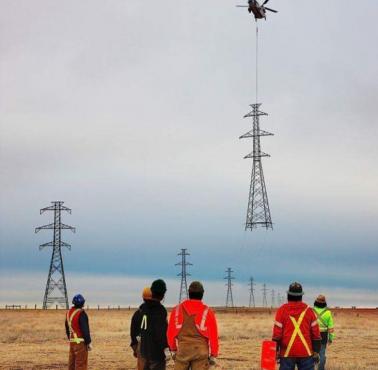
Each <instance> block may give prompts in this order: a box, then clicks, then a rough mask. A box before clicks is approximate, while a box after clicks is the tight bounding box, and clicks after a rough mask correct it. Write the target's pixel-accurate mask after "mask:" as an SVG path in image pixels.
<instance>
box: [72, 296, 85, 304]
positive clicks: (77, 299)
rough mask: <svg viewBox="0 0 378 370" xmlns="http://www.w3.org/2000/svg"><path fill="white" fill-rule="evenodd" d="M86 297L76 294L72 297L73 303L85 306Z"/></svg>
mask: <svg viewBox="0 0 378 370" xmlns="http://www.w3.org/2000/svg"><path fill="white" fill-rule="evenodd" d="M84 303H85V299H84V297H83V296H82V295H81V294H76V295H75V296H74V297H73V299H72V304H73V305H75V306H79V307H81V306H84Z"/></svg>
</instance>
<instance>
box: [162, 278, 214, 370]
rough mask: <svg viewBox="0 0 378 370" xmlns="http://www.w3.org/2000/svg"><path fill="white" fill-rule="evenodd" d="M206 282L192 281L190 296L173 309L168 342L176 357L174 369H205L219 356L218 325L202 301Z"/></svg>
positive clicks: (211, 312) (212, 313)
mask: <svg viewBox="0 0 378 370" xmlns="http://www.w3.org/2000/svg"><path fill="white" fill-rule="evenodd" d="M203 294H204V288H203V285H202V284H201V283H200V282H199V281H193V282H192V283H191V284H190V286H189V299H187V300H185V301H184V302H182V303H181V304H179V305H177V306H176V307H175V308H174V309H173V310H172V312H171V316H170V318H169V324H168V332H167V337H168V344H169V348H170V350H171V351H172V353H173V357H174V359H175V370H188V369H192V370H205V369H208V368H209V366H210V365H215V357H217V356H218V329H217V321H216V318H215V314H214V312H213V311H212V310H211V309H210V308H209V307H208V306H206V305H205V304H203V303H202V298H203Z"/></svg>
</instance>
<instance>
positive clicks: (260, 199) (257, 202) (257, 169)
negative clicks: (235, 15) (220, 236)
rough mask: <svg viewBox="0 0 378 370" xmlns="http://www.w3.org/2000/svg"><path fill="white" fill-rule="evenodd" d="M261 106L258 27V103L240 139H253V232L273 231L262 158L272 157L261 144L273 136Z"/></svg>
mask: <svg viewBox="0 0 378 370" xmlns="http://www.w3.org/2000/svg"><path fill="white" fill-rule="evenodd" d="M260 105H261V103H258V27H257V25H256V103H255V104H251V105H250V107H251V108H252V110H251V111H250V112H249V113H247V114H246V115H245V116H244V118H252V130H250V131H248V132H247V133H245V134H244V135H242V136H240V137H239V139H246V138H252V139H253V150H252V152H251V153H249V154H247V155H246V156H245V157H244V158H245V159H247V158H251V159H252V174H251V183H250V187H249V196H248V207H247V217H246V222H245V230H247V229H250V230H251V231H252V230H253V229H255V228H257V227H265V228H266V229H273V224H272V218H271V215H270V209H269V201H268V194H267V191H266V186H265V179H264V171H263V167H262V158H264V157H270V155H269V154H267V153H264V152H263V151H261V143H260V137H262V136H272V135H273V134H272V133H270V132H267V131H264V130H261V129H260V117H261V116H267V115H268V114H267V113H265V112H262V111H261V110H260V109H259V108H260Z"/></svg>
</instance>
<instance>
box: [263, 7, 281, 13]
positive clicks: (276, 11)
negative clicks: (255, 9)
mask: <svg viewBox="0 0 378 370" xmlns="http://www.w3.org/2000/svg"><path fill="white" fill-rule="evenodd" d="M264 9H266V10H269V11H270V12H273V13H278V10H274V9H270V8H267V7H266V6H264Z"/></svg>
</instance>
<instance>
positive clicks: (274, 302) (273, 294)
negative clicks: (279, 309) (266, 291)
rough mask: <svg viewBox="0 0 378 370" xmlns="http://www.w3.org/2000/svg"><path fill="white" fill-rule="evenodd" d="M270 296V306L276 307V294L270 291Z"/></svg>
mask: <svg viewBox="0 0 378 370" xmlns="http://www.w3.org/2000/svg"><path fill="white" fill-rule="evenodd" d="M271 296H272V301H271V306H272V307H276V292H275V291H274V289H272V292H271Z"/></svg>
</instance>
